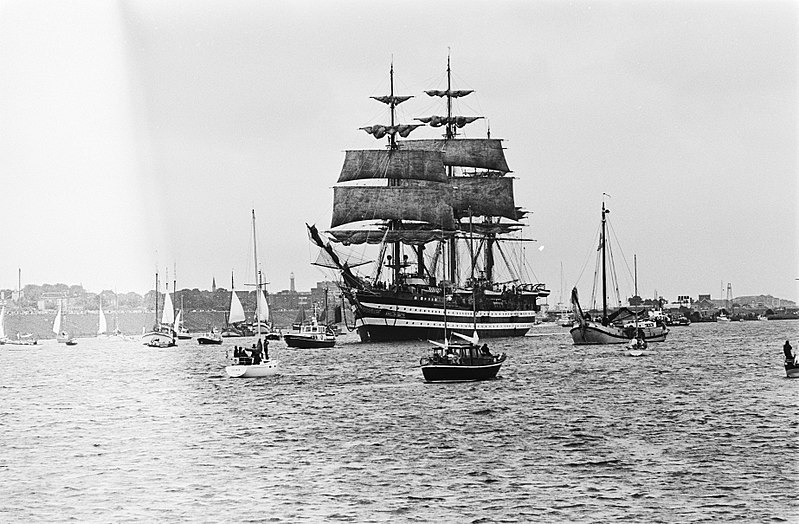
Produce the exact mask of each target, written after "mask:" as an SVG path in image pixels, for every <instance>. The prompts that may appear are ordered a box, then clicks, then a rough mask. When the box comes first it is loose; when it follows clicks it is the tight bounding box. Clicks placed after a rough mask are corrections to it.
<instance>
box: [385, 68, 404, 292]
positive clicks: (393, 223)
mask: <svg viewBox="0 0 799 524" xmlns="http://www.w3.org/2000/svg"><path fill="white" fill-rule="evenodd" d="M389 84H390V91H389V100H390V102H389V104H388V107H389V112H390V114H391V124H390V125H391V127H392V128H394V126H395V125H396V124H395V121H396V111H397V100H396V98H394V60H393V59H392V60H391V70H390V71H389ZM388 149H389V151H391V152H394V151H396V150H397V137H396V134H395V133H389V135H388ZM389 154H391V153H389ZM399 185H400V180H399V179H398V178H389V179H388V187H397V186H399ZM401 224H402V220H396V219H392V220H390V221H389V223H388V228H389V229H390V230H398V229H400V228H401ZM391 253H392V255H393V258H394V261H393V263H392V262H391V261H389V267H392V269H393V272H392V273H393V280H394V285H395V286H399V285H400V275H401V272H402V267H401V266H400V262H401V258H400V257H401V254H402V244H401V243H400V242H399V240H398V241H396V242H392V243H391Z"/></svg>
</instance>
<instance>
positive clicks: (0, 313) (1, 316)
mask: <svg viewBox="0 0 799 524" xmlns="http://www.w3.org/2000/svg"><path fill="white" fill-rule="evenodd" d="M7 340H8V337H6V307H5V306H3V307H2V309H0V344H5V343H6V341H7Z"/></svg>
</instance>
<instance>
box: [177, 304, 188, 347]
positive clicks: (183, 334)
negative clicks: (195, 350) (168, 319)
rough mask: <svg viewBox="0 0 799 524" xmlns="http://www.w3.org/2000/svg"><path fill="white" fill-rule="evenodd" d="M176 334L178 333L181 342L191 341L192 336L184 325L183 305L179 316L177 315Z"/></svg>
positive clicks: (179, 310) (178, 313)
mask: <svg viewBox="0 0 799 524" xmlns="http://www.w3.org/2000/svg"><path fill="white" fill-rule="evenodd" d="M175 333H177V337H178V339H179V340H190V339H191V334H190V333H189V330H188V329H186V327H185V326H184V325H183V305H181V307H180V309H178V312H177V314H175Z"/></svg>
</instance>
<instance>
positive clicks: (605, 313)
mask: <svg viewBox="0 0 799 524" xmlns="http://www.w3.org/2000/svg"><path fill="white" fill-rule="evenodd" d="M607 213H610V211H609V210H606V209H605V201H604V200H603V201H602V233H601V240H600V244H601V245H602V325H607V323H608V293H607V275H606V274H605V268H606V254H605V242H606V237H605V235H606V233H605V215H606V214H607Z"/></svg>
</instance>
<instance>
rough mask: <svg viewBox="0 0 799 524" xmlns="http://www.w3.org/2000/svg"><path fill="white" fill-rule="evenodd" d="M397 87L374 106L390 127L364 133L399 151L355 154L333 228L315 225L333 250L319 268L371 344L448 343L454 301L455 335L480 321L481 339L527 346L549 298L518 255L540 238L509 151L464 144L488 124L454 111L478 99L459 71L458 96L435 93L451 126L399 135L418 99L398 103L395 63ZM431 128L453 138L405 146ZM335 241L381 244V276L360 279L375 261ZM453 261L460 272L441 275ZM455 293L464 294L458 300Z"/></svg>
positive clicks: (349, 155)
mask: <svg viewBox="0 0 799 524" xmlns="http://www.w3.org/2000/svg"><path fill="white" fill-rule="evenodd" d="M390 78H391V89H390V94H389V95H388V96H376V97H372V98H374V99H375V100H377V101H379V102H381V103H383V104H386V105H387V106H389V110H390V120H391V121H390V123H389V124H387V125H373V126H368V127H363V128H361V129H363V130H364V131H366V132H367V133H369V134H371V135H373V136H374V137H375V138H378V139H380V138H383V137H388V144H387V147H386V148H385V149H366V150H354V151H353V150H351V151H347V152H346V156H345V159H344V166H343V167H342V170H341V174H340V176H339V178H338V185H336V187H335V188H334V196H333V216H332V220H331V225H330V228H331V229H329V230H328V231H325V232H324V233H320V232H319V231H318V230H317V228H316V227H315V226H311V225H309V226H308V230H309V233H310V237H311V239H312V241H313V242H314V243H315V244H316V245H317V246H319V247H320V248H321V254H320V257H319V259H317V261H316V265H318V266H322V267H327V268H331V269H335V270H338V271H339V272H340V274H341V277H342V281H341V283H340V285H341V290H342V294H343V295H344V296H345V297H346V298H347V300H348V301H349V302H350V304H351V306H352V308H353V312H354V317H355V325H354V328H355V329H356V330H357V331H358V334H359V336H360V339H361V340H362V341H393V340H408V339H421V340H424V339H441V338H442V336H443V326H444V300H447V301H448V302H451V303H450V304H448V305H447V309H448V314H449V316H450V326H449V328H450V330H451V331H453V332H460V333H464V334H470V333H471V332H472V327H473V326H472V321H471V320H472V314H473V311H476V317H477V330H478V332H479V334H480V336H481V337H504V336H523V335H524V334H525V333H527V331H528V330H529V329H530V328H531V327H532V326H533V324H534V323H535V314H536V312H537V311H539V310H540V306H539V305H538V304H537V299H539V298H543V297H546V296H548V295H549V290H547V289H546V287H545V286H544V284H541V283H532V282H530V281H529V279H528V278H527V276H526V275H527V274H529V273H527V271H529V270H528V269H527V268H525V267H524V261H523V257H519V256H515V254H514V253H512V252H509V251H508V249H511V248H513V247H516V248H520V247H521V245H522V244H523V243H524V242H525V241H530V240H531V239H529V238H528V239H524V238H521V235H520V232H521V231H522V229H523V228H524V227H525V224H523V223H521V220H523V219H524V218H525V216H526V214H527V212H526V211H524V210H522V209H521V208H519V207H516V203H515V201H514V191H513V182H514V178H513V177H511V176H507V175H508V173H510V168H509V167H508V164H507V162H506V160H505V154H504V150H503V147H502V141H501V140H499V139H494V138H490V130H489V132H488V133H487V136H486V138H462V137H460V136H459V133H460V131H459V130H460V129H461V128H463V127H464V126H466V125H467V124H470V123H472V122H474V121H475V120H478V119H481V118H483V117H479V116H457V115H456V114H454V113H453V104H454V103H456V102H457V101H458V99H460V98H462V97H464V96H467V95H468V94H470V93H471V92H472V91H470V90H454V89H452V88H451V73H450V67H449V60H448V63H447V88H446V90H430V91H426V94H427V95H429V96H431V97H439V98H442V99H445V100H446V108H447V110H446V115H445V116H437V115H434V116H430V117H422V118H417V119H416V120H418V121H419V122H418V123H414V124H396V123H395V119H396V116H395V112H396V106H397V105H399V104H401V103H403V102H405V101H406V100H408V99H410V98H412V97H411V96H397V95H395V94H394V81H393V79H394V68H393V64H392V67H391V71H390ZM421 126H429V127H433V128H439V127H443V130H444V134H443V137H441V138H429V139H418V140H404V139H405V138H407V137H408V135H409V134H410V133H411V132H412V131H413V130H414V129H416V128H418V127H421ZM400 139H402V140H400ZM365 181H369V183H371V184H373V185H364V184H365V183H366V182H365ZM378 184H379V185H378ZM467 219H469V223H470V224H469V225H467V223H466V220H467ZM472 219H473V220H472ZM331 242H332V243H337V244H341V245H345V246H349V245H361V244H374V245H379V246H380V249H379V254H377V256H376V259H375V260H376V262H375V270H374V271H372V272H371V273H370V274H369V275H368V276H361V275H358V274H356V273H355V272H354V271H355V268H356V267H357V266H359V265H361V264H366V263H368V262H364V261H362V260H356V258H355V257H351V256H348V255H347V254H345V253H344V249H340V248H338V247H337V248H336V249H333V246H332V245H331ZM509 246H510V247H509ZM445 252H446V254H444V253H445ZM445 258H447V259H448V261H447V265H448V266H449V271H448V272H445V271H443V270H442V269H441V268H442V267H443V260H444V259H445ZM495 258H496V259H497V260H500V261H502V262H504V264H503V265H502V266H503V267H500V264H495ZM383 269H385V271H384V270H383ZM444 285H447V286H448V287H450V286H451V287H452V288H453V289H452V292H451V294H450V296H449V297H447V298H444V297H443V296H442V292H441V291H442V289H443V286H444ZM473 301H474V303H473Z"/></svg>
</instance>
